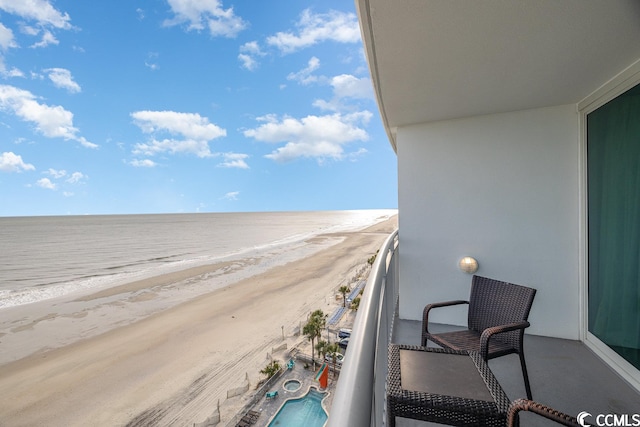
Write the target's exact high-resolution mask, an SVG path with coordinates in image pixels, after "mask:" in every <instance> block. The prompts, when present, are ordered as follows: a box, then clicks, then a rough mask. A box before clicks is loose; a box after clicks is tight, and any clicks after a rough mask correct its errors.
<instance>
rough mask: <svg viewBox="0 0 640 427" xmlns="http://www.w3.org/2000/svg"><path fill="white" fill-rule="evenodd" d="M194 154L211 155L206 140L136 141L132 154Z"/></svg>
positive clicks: (200, 155) (199, 155)
mask: <svg viewBox="0 0 640 427" xmlns="http://www.w3.org/2000/svg"><path fill="white" fill-rule="evenodd" d="M161 153H170V154H178V153H184V154H195V155H196V156H198V157H211V156H212V153H211V150H210V149H209V144H208V142H207V141H196V140H193V139H184V140H178V139H163V140H156V139H152V140H151V141H149V142H147V143H138V144H136V145H135V146H134V149H133V154H135V155H144V156H155V155H156V154H161Z"/></svg>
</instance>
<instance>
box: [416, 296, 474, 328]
mask: <svg viewBox="0 0 640 427" xmlns="http://www.w3.org/2000/svg"><path fill="white" fill-rule="evenodd" d="M460 304H469V301H465V300H461V299H459V300H454V301H443V302H435V303H433V304H427V305H426V306H425V308H424V310H422V335H423V336H424V334H428V333H429V311H431V309H432V308H440V307H449V306H451V305H460Z"/></svg>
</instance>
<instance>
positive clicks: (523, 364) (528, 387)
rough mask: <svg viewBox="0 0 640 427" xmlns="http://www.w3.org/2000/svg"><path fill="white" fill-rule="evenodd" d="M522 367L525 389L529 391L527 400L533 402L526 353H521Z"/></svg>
mask: <svg viewBox="0 0 640 427" xmlns="http://www.w3.org/2000/svg"><path fill="white" fill-rule="evenodd" d="M519 355H520V365H521V366H522V376H523V377H524V388H525V390H526V391H527V399H529V400H533V397H531V384H529V374H527V364H526V363H525V362H524V352H523V351H520V353H519Z"/></svg>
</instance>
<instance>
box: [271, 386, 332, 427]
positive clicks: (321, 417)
mask: <svg viewBox="0 0 640 427" xmlns="http://www.w3.org/2000/svg"><path fill="white" fill-rule="evenodd" d="M326 395H327V393H321V392H319V391H318V390H316V389H315V388H310V389H309V391H308V392H307V394H305V395H304V396H303V397H300V398H298V399H290V400H287V401H286V402H285V403H284V404H283V405H282V407H281V408H280V409H279V410H278V413H277V414H276V416H275V417H273V420H271V422H270V423H269V426H268V427H276V426H279V427H322V426H324V423H325V422H326V421H327V418H328V416H327V413H326V412H325V411H324V409H323V408H322V399H324V397H325V396H326Z"/></svg>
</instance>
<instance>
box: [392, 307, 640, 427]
mask: <svg viewBox="0 0 640 427" xmlns="http://www.w3.org/2000/svg"><path fill="white" fill-rule="evenodd" d="M420 326H421V323H420V322H418V321H408V320H400V319H396V325H395V332H394V338H393V342H394V343H397V344H409V345H420ZM454 329H455V327H452V326H448V325H433V326H432V327H430V330H433V331H434V332H439V331H447V330H454ZM524 347H525V350H524V351H525V358H526V361H527V369H528V371H529V380H530V382H531V391H532V394H533V399H534V400H535V401H538V402H540V403H543V404H545V405H548V406H550V407H552V408H554V409H557V410H559V411H562V412H565V413H567V414H570V415H573V416H576V415H577V414H578V413H580V412H581V411H587V412H589V413H591V414H592V415H594V416H595V415H596V414H640V393H638V391H636V390H635V389H634V388H632V387H631V386H630V385H629V384H628V383H626V382H625V381H624V380H623V379H621V378H620V377H619V376H618V375H617V374H616V373H615V372H614V371H613V370H612V369H611V368H610V367H609V366H607V365H606V364H605V363H604V362H603V361H602V360H600V359H599V358H598V357H597V356H596V355H595V354H593V352H592V351H591V350H589V349H588V348H587V347H586V346H585V345H584V344H582V343H581V342H579V341H570V340H563V339H558V338H549V337H542V336H535V335H525V343H524ZM489 367H490V368H491V370H492V372H493V373H494V375H495V376H496V378H497V379H498V381H499V382H500V384H501V385H502V388H503V389H504V391H505V392H506V393H507V396H508V397H509V399H510V400H515V399H518V398H521V397H526V393H525V390H524V382H523V379H522V371H521V369H520V361H519V359H518V356H517V355H508V356H503V357H501V358H498V359H493V360H490V361H489ZM520 419H521V423H520V425H521V426H548V425H558V424H555V423H552V422H550V421H548V420H545V419H543V418H542V417H539V416H536V415H533V414H531V413H522V416H521V417H520ZM588 420H589V419H588ZM590 420H591V421H592V425H594V424H595V419H590ZM397 421H398V422H397V426H398V427H408V426H426V425H436V424H432V423H426V422H421V421H415V420H408V419H402V418H398V420H397Z"/></svg>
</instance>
